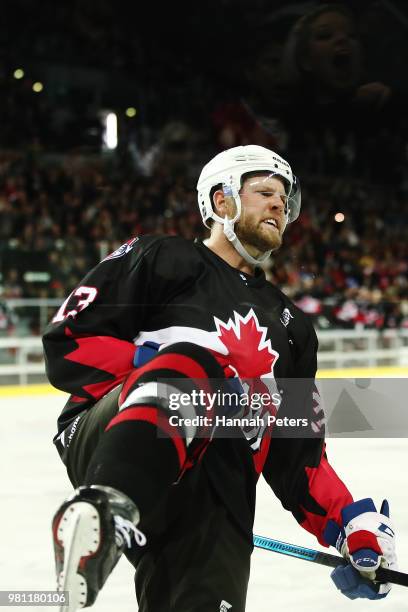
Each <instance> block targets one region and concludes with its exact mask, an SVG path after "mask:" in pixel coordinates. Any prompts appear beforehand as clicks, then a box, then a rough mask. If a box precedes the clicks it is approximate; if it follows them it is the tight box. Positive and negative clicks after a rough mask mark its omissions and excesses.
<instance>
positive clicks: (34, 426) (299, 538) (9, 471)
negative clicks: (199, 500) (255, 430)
mask: <svg viewBox="0 0 408 612" xmlns="http://www.w3.org/2000/svg"><path fill="white" fill-rule="evenodd" d="M64 400H65V396H63V395H37V396H32V395H30V396H26V397H24V396H17V397H16V396H10V397H7V396H4V395H0V408H1V412H0V417H1V427H0V449H1V451H0V481H1V501H0V519H1V520H0V546H1V555H0V590H12V589H17V590H30V589H33V590H51V589H54V588H55V585H54V566H53V551H52V541H51V530H50V521H51V517H52V515H53V513H54V511H55V509H56V508H57V507H58V505H59V503H60V502H61V501H62V500H63V499H64V498H65V497H66V495H67V494H68V493H69V492H70V490H71V489H70V484H69V481H68V478H67V476H66V474H65V470H64V467H63V465H62V464H61V463H60V460H59V458H58V456H57V453H56V451H55V450H54V447H53V445H52V443H51V439H52V436H53V434H54V430H55V421H56V418H57V415H58V414H59V412H60V409H61V407H62V405H63V403H64ZM328 454H329V460H330V461H331V463H332V465H333V466H334V467H335V469H336V470H337V472H338V473H339V475H340V476H341V477H342V478H343V479H344V480H345V482H346V484H347V485H348V487H349V488H350V490H351V492H352V494H353V496H354V498H355V499H358V498H361V497H373V499H374V501H375V502H376V504H380V503H381V501H382V499H383V497H387V498H388V499H389V501H390V508H391V516H392V517H393V519H394V524H395V527H396V532H397V537H398V540H397V547H398V548H397V550H398V553H399V561H400V569H401V570H402V571H407V572H408V486H407V485H408V473H407V471H408V440H407V439H382V440H369V439H364V440H356V439H355V440H339V439H336V440H329V441H328ZM255 533H258V534H261V535H265V536H270V537H272V538H276V539H280V540H284V541H287V542H292V543H296V544H303V545H305V546H308V547H310V548H319V549H320V550H327V549H323V548H322V547H319V545H318V544H317V542H316V541H315V539H314V538H313V536H311V535H310V534H308V533H307V532H305V531H304V530H303V529H301V528H300V527H299V526H298V525H297V524H296V522H295V520H294V519H293V517H292V515H290V514H289V513H287V512H286V511H284V510H283V509H282V507H281V506H280V503H279V502H278V501H277V500H276V499H275V498H274V495H273V493H272V491H270V490H269V488H268V487H267V486H266V485H265V483H264V482H263V481H262V482H260V484H259V487H258V504H257V515H256V524H255ZM330 552H334V551H333V549H331V551H330ZM329 572H330V569H329V568H326V567H322V566H318V565H314V564H312V563H308V562H306V561H300V560H297V559H294V558H289V557H285V556H282V555H278V554H276V553H272V552H267V551H263V550H255V551H254V554H253V557H252V573H251V579H250V585H249V592H248V600H247V610H248V611H249V612H269V611H272V610H274V611H281V610H285V612H295V611H296V612H299V611H301V612H309V611H310V612H311V611H313V612H320V611H321V612H323V611H325V612H327V610H328V609H330V612H340V611H347V612H350V610H352V612H363V611H364V612H366V611H370V610H373V611H374V610H375V611H376V612H377V611H378V612H381V611H383V610H384V611H385V610H387V611H392V612H399V611H403V610H408V588H403V587H398V586H394V587H393V590H392V592H391V593H390V595H389V596H388V597H387V598H386V599H385V600H383V601H376V602H370V601H364V600H360V601H353V602H350V601H349V600H348V599H346V598H345V597H343V596H342V595H341V594H339V593H338V592H337V591H336V589H335V587H334V585H333V584H332V582H331V580H330V578H329ZM20 609H21V610H22V609H23V608H22V607H21V608H20V607H18V608H17V607H15V608H13V610H20ZM27 609H31V610H33V609H38V610H43V611H44V610H45V609H47V608H44V607H41V608H40V607H39V608H26V607H24V610H27ZM49 609H51V610H52V609H54V610H55V609H56V608H49ZM136 610H137V605H136V600H135V596H134V587H133V570H132V567H131V566H130V565H129V564H128V563H127V561H126V559H124V558H123V559H122V560H121V561H120V563H119V565H118V566H117V568H116V569H115V571H114V572H113V574H112V575H111V576H110V578H109V580H108V582H107V583H106V585H105V587H104V589H103V591H102V592H101V593H100V595H99V597H98V600H97V602H96V604H95V605H94V606H93V608H92V611H93V612H113V611H115V612H131V611H132V612H135V611H136ZM214 612H217V611H216V610H214ZM231 612H234V611H233V610H231Z"/></svg>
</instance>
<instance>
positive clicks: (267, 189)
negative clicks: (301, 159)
mask: <svg viewBox="0 0 408 612" xmlns="http://www.w3.org/2000/svg"><path fill="white" fill-rule="evenodd" d="M243 178H244V180H248V181H249V184H250V185H251V188H252V189H256V191H258V192H260V191H261V192H262V193H265V195H268V196H269V197H276V198H279V199H280V200H281V202H283V204H284V205H285V215H286V217H287V220H288V223H291V222H292V221H295V219H297V218H298V216H299V213H300V206H301V190H300V182H299V179H297V178H296V176H295V175H292V180H293V182H292V185H291V184H290V182H289V181H288V179H287V178H285V177H284V176H282V175H281V174H278V173H276V172H272V173H270V174H268V175H266V176H253V177H248V176H247V177H243ZM270 179H278V180H279V181H280V182H282V183H283V184H284V190H283V191H282V189H279V188H278V187H277V186H276V184H275V185H274V184H273V183H271V181H270ZM224 192H225V190H224Z"/></svg>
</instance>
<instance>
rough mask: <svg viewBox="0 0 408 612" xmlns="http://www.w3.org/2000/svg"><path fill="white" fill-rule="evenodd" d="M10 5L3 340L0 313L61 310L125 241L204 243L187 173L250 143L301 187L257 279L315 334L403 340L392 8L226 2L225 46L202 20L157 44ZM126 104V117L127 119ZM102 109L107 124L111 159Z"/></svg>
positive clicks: (404, 253)
mask: <svg viewBox="0 0 408 612" xmlns="http://www.w3.org/2000/svg"><path fill="white" fill-rule="evenodd" d="M20 4H21V2H19V1H17V2H14V3H12V4H11V6H12V10H13V11H14V12H15V13H16V15H17V12H18V10H19V5H20ZM23 4H24V5H25V8H26V10H28V12H30V11H31V13H30V15H31V18H30V19H28V20H27V22H26V28H27V32H26V33H29V31H30V28H31V29H33V32H34V30H35V32H36V36H35V37H34V39H30V37H29V36H24V37H20V39H19V44H16V45H14V47H13V53H12V52H11V51H10V46H9V45H8V43H7V40H8V38H7V35H6V34H3V39H1V40H0V46H1V47H2V60H1V65H0V80H1V81H2V86H3V87H2V88H3V91H4V92H5V95H4V96H3V97H2V99H1V100H0V115H1V117H2V130H1V132H0V273H1V277H0V333H1V331H3V332H4V331H7V330H10V329H14V328H15V326H16V324H17V322H16V318H15V313H13V311H12V310H10V308H9V307H8V306H7V303H8V302H9V301H10V300H11V299H18V298H58V299H61V300H62V298H64V297H65V296H66V295H67V294H68V293H69V292H70V291H71V290H72V289H73V288H74V287H75V285H76V284H77V283H78V282H79V280H80V279H81V278H82V277H83V276H84V275H85V274H86V272H87V271H88V270H89V269H90V268H91V267H92V266H94V265H95V264H96V263H97V262H98V261H100V260H101V259H103V257H105V256H106V255H107V254H108V253H110V252H111V251H113V250H115V249H116V248H117V247H118V246H120V244H122V243H123V242H125V241H126V240H127V239H128V238H130V237H132V236H135V235H138V234H143V233H154V234H163V233H164V234H173V235H182V236H184V237H185V238H187V239H193V238H195V237H199V238H200V237H201V238H202V237H204V236H205V228H204V227H203V226H202V223H201V218H200V215H199V211H198V207H197V204H196V191H195V182H196V179H197V176H198V174H199V172H200V169H201V167H202V165H203V163H205V162H206V161H208V159H209V158H210V157H212V156H213V155H214V154H215V153H216V152H217V151H220V150H223V149H225V148H227V147H229V146H235V145H239V144H248V143H254V144H261V145H264V146H268V147H271V148H273V149H274V150H276V151H277V152H279V153H280V154H281V155H283V156H284V157H287V159H288V160H289V161H290V163H291V165H292V167H293V168H294V169H295V172H296V174H297V175H298V176H299V177H300V179H301V184H302V193H303V195H302V199H303V206H302V213H301V216H300V218H299V220H298V221H297V222H296V223H295V224H293V226H289V228H288V229H287V232H286V236H285V243H284V247H283V248H282V250H281V251H280V252H278V253H277V254H276V255H275V256H274V257H273V258H272V259H271V260H270V261H269V262H268V264H267V265H266V267H265V272H266V274H267V276H268V278H269V279H270V280H272V282H275V283H277V285H278V286H280V287H281V288H282V289H283V290H284V291H285V292H286V293H287V294H288V295H289V296H290V297H291V298H292V299H293V300H294V301H295V302H296V303H297V304H298V305H299V306H300V308H302V309H303V310H304V311H306V312H307V313H309V314H310V316H311V317H313V319H314V322H315V324H316V326H317V327H319V328H321V329H329V328H353V327H361V328H374V329H380V330H381V329H385V328H400V327H408V247H407V240H406V231H407V220H408V219H407V210H408V205H407V204H408V171H407V162H408V159H407V158H408V120H407V119H406V117H405V112H404V108H405V107H406V104H407V91H408V87H407V83H405V81H403V80H401V78H400V73H399V71H398V70H397V66H396V64H395V62H394V61H391V62H390V61H389V58H390V56H391V57H398V58H399V59H398V61H399V62H402V61H403V58H404V57H405V58H407V59H408V45H407V43H406V40H407V38H406V36H405V34H406V31H405V29H404V27H405V28H406V23H408V21H405V22H404V19H403V17H404V14H403V13H402V12H401V11H403V7H402V8H401V4H400V3H399V2H387V3H383V2H370V1H369V0H367V1H364V2H361V3H359V13H358V14H356V13H352V12H351V8H350V7H351V5H352V4H353V3H343V4H335V3H329V4H323V3H320V2H309V3H306V4H307V5H308V6H307V10H306V11H305V9H304V7H303V4H305V3H296V2H292V3H288V4H287V5H285V6H284V7H280V8H279V9H278V10H277V9H275V10H272V8H271V7H272V4H273V3H270V4H268V5H266V3H262V2H261V0H256V1H255V2H254V3H253V6H252V9H251V14H250V15H248V14H247V13H245V11H244V13H243V14H241V13H240V11H237V10H235V11H232V12H231V10H230V9H231V6H230V2H229V0H223V1H222V2H219V3H218V4H217V7H218V9H217V10H218V13H219V16H221V17H222V16H223V15H224V17H226V16H228V19H226V18H225V19H221V22H222V24H223V30H222V40H223V44H222V45H219V44H217V40H218V39H217V36H218V35H219V34H221V32H219V30H218V26H217V24H214V21H213V16H212V12H211V11H210V7H207V9H204V7H203V9H202V10H203V11H204V10H207V12H206V13H205V15H201V19H202V21H201V23H198V21H197V20H198V16H197V15H196V16H194V15H193V13H188V14H187V13H186V15H184V17H185V18H186V19H187V23H186V24H183V22H177V25H176V26H175V29H173V30H171V32H170V31H169V28H168V27H166V20H165V19H164V16H162V19H161V20H160V21H159V22H155V23H156V27H155V29H154V31H150V30H149V32H150V33H151V35H150V36H147V35H146V33H145V32H144V30H143V28H142V25H141V23H140V22H137V23H136V22H133V21H132V19H130V17H131V16H129V15H127V16H126V19H124V15H121V20H114V19H113V15H112V10H114V9H113V4H112V3H111V2H108V1H107V0H104V1H102V2H98V3H95V2H85V3H73V5H72V7H71V8H70V9H68V8H67V7H66V8H63V7H62V8H61V11H59V12H57V14H56V17H55V16H54V10H53V5H52V6H51V4H50V5H49V6H48V3H47V2H46V3H44V11H43V12H42V14H41V15H42V16H41V19H40V18H39V16H38V13H37V9H36V6H37V5H35V3H33V2H32V3H31V2H25V3H23ZM211 4H212V3H211V2H210V3H209V5H211ZM238 4H239V3H238ZM300 4H302V7H300V6H299V5H300ZM246 6H247V5H246ZM47 7H48V8H47ZM390 7H391V8H392V9H393V10H390ZM20 8H21V7H20ZM353 8H354V7H353ZM132 10H133V9H132ZM243 10H244V8H243ZM246 11H247V12H248V8H246ZM205 19H208V25H209V26H212V27H211V28H210V27H209V28H206V27H205V23H206V21H205ZM50 20H51V21H50ZM125 21H126V23H125ZM404 23H405V26H404ZM111 24H112V25H111ZM51 26H52V27H51ZM198 26H201V27H198ZM253 32H256V36H254V35H253V34H252V35H251V33H253ZM271 32H273V36H271ZM380 33H381V39H379V37H378V35H379V34H380ZM40 34H41V35H40ZM9 35H10V36H12V30H10V32H9ZM158 39H160V45H159V46H157V45H156V43H155V41H157V40H158ZM228 40H229V41H230V42H231V41H233V40H239V44H237V45H235V44H226V42H225V41H228ZM29 41H30V44H29V48H28V46H27V45H28V42H29ZM379 41H380V42H379ZM108 42H109V44H107V43H108ZM183 44H186V45H190V47H189V51H191V53H185V52H184V49H183ZM387 45H388V46H387ZM385 47H387V55H384V53H383V52H382V51H381V50H383V51H384V49H385ZM16 50H17V51H16ZM153 50H154V54H153ZM28 52H29V53H30V54H31V57H30V61H28V60H27V57H28V55H27V53H28ZM393 54H394V55H393ZM24 62H25V64H24ZM20 65H21V66H23V65H24V66H26V73H27V74H25V76H24V77H23V78H21V79H16V78H15V76H14V73H13V70H15V69H16V68H18V66H20ZM197 65H199V66H200V70H197ZM129 74H132V75H134V78H133V80H131V82H129ZM70 75H71V76H70ZM40 77H41V78H43V77H44V81H45V89H44V91H41V92H37V93H35V92H33V88H32V86H33V81H34V80H35V79H38V78H40ZM57 77H58V78H57ZM47 79H48V81H47ZM87 84H88V87H87ZM114 93H115V94H116V97H115V96H114V95H113V94H114ZM132 96H133V97H132ZM125 100H127V101H129V100H133V102H134V101H135V100H136V101H137V103H138V104H140V107H138V108H137V114H136V116H135V117H133V118H131V117H126V115H125V113H124V109H125V107H126V105H127V104H128V102H126V103H125ZM101 108H111V109H113V110H114V111H115V112H117V114H118V120H119V142H118V147H117V149H115V150H114V151H110V152H107V151H106V150H105V149H104V148H103V147H102V144H101V143H102V140H101V139H102V132H103V125H102V123H101V120H100V114H98V112H99V111H98V109H99V110H100V109H101ZM36 325H37V323H34V322H33V323H32V325H31V328H32V329H31V331H33V332H38V331H39V330H38V329H36Z"/></svg>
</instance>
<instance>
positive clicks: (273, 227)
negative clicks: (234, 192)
mask: <svg viewBox="0 0 408 612" xmlns="http://www.w3.org/2000/svg"><path fill="white" fill-rule="evenodd" d="M240 196H241V203H242V211H241V217H240V220H239V222H238V223H237V224H236V226H235V231H236V234H237V236H238V238H239V239H240V240H241V242H244V243H245V244H246V245H248V246H252V247H253V248H255V249H256V250H258V251H260V252H265V251H269V250H276V249H278V248H279V247H280V245H281V244H282V235H283V232H284V230H285V226H286V216H285V205H286V199H287V198H286V194H285V186H284V184H283V181H282V180H280V179H279V178H277V177H270V176H255V177H251V178H248V179H246V181H245V182H244V184H243V186H242V189H241V191H240Z"/></svg>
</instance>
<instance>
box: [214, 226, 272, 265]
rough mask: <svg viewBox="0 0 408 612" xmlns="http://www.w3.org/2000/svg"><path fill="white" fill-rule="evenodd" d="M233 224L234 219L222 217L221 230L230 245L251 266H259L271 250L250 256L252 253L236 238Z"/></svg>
mask: <svg viewBox="0 0 408 612" xmlns="http://www.w3.org/2000/svg"><path fill="white" fill-rule="evenodd" d="M234 225H235V221H234V220H231V219H228V217H224V220H223V226H224V227H223V230H224V234H225V236H226V237H227V238H228V240H229V241H230V242H231V243H232V246H233V247H234V248H235V250H236V251H238V253H239V254H240V255H241V257H243V258H244V259H245V261H246V262H247V263H249V264H251V266H260V265H261V264H262V263H264V261H266V260H267V259H268V257H269V256H270V254H271V253H272V251H266V252H265V253H262V255H260V256H259V257H252V255H250V254H249V253H248V251H247V250H246V249H245V248H244V246H243V245H242V243H241V242H240V241H239V240H238V238H237V235H236V233H235V232H234Z"/></svg>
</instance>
